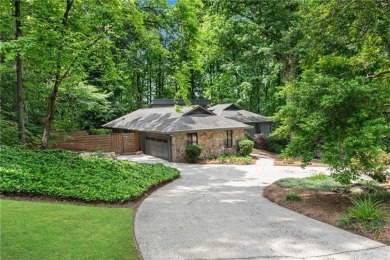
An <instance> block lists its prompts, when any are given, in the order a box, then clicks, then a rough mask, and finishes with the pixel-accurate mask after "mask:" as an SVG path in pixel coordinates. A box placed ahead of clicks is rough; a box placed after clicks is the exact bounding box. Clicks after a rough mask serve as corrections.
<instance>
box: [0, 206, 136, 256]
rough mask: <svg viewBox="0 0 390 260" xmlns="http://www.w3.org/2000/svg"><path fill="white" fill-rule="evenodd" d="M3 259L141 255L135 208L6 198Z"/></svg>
mask: <svg viewBox="0 0 390 260" xmlns="http://www.w3.org/2000/svg"><path fill="white" fill-rule="evenodd" d="M0 205H1V240H0V243H1V250H0V251H1V255H0V258H1V259H4V260H6V259H134V260H137V259H139V256H138V252H137V248H136V246H135V242H134V241H135V240H134V237H133V222H132V221H133V209H132V208H116V207H94V206H80V205H69V204H59V203H48V202H33V201H14V200H7V199H2V200H1V204H0Z"/></svg>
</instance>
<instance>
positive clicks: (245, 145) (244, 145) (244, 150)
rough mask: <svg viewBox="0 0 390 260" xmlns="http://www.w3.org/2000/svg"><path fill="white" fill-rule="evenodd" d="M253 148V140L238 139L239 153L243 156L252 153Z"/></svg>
mask: <svg viewBox="0 0 390 260" xmlns="http://www.w3.org/2000/svg"><path fill="white" fill-rule="evenodd" d="M252 150H253V141H251V140H241V141H238V154H239V155H241V156H247V155H250V154H251V152H252Z"/></svg>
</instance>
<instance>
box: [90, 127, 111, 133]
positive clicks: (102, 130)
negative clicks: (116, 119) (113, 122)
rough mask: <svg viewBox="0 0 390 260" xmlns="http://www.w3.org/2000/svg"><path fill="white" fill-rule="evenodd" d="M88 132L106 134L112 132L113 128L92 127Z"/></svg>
mask: <svg viewBox="0 0 390 260" xmlns="http://www.w3.org/2000/svg"><path fill="white" fill-rule="evenodd" d="M88 132H89V134H90V135H106V134H109V133H111V130H110V129H106V128H92V129H89V131H88Z"/></svg>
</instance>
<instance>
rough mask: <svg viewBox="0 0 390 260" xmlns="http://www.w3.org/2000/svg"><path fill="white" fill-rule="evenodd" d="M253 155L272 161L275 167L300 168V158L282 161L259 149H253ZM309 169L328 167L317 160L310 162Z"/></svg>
mask: <svg viewBox="0 0 390 260" xmlns="http://www.w3.org/2000/svg"><path fill="white" fill-rule="evenodd" d="M252 153H253V154H256V155H260V156H266V157H270V158H273V159H274V165H275V166H299V167H300V166H301V164H302V161H301V158H291V159H288V160H286V159H282V158H280V155H279V154H276V153H272V152H269V151H266V150H261V149H253V151H252ZM308 166H310V167H328V165H326V164H324V163H321V162H320V161H318V160H315V159H314V160H312V161H311V162H310V163H309V165H308Z"/></svg>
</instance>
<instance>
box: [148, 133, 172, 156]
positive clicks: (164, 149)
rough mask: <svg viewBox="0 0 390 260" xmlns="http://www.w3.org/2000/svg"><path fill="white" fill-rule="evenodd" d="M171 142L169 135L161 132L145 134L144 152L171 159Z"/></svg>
mask: <svg viewBox="0 0 390 260" xmlns="http://www.w3.org/2000/svg"><path fill="white" fill-rule="evenodd" d="M170 147H171V143H170V140H169V136H164V135H161V134H144V136H143V152H144V153H145V154H150V155H153V156H155V157H158V158H162V159H165V160H168V161H170V160H171V149H170Z"/></svg>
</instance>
